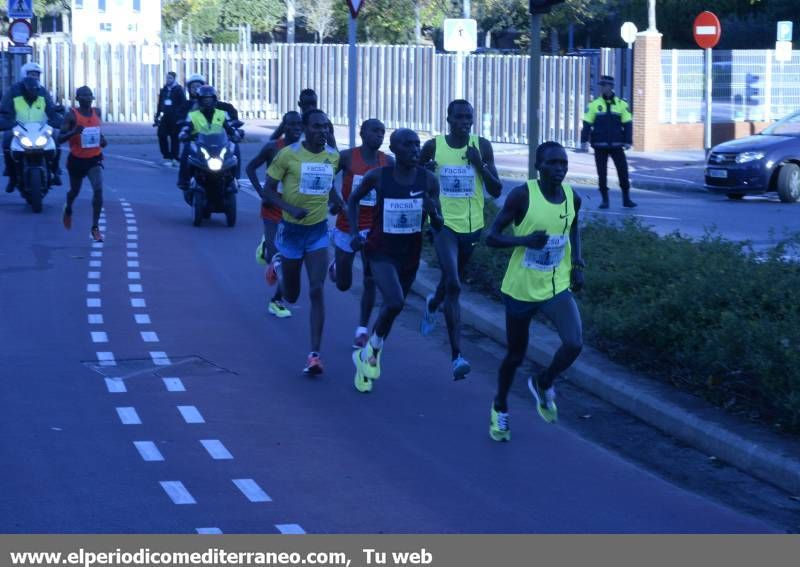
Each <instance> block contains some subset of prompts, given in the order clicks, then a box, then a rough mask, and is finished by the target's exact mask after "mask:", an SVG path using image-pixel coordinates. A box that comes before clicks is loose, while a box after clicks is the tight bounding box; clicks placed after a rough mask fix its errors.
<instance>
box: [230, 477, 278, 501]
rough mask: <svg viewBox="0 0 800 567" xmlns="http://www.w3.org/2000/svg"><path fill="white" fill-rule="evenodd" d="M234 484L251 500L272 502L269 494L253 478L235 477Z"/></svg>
mask: <svg viewBox="0 0 800 567" xmlns="http://www.w3.org/2000/svg"><path fill="white" fill-rule="evenodd" d="M233 484H235V485H236V488H238V489H239V490H241V491H242V494H244V495H245V497H246V498H247V499H248V500H249V501H250V502H272V498H270V497H269V494H267V493H266V492H264V491H263V490H262V489H261V487H260V486H258V484H257V483H256V481H254V480H253V479H252V478H235V479H233Z"/></svg>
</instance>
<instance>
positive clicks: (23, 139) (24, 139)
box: [19, 136, 33, 148]
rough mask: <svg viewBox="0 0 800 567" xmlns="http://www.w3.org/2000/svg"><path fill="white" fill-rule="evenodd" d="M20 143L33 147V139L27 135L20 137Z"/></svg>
mask: <svg viewBox="0 0 800 567" xmlns="http://www.w3.org/2000/svg"><path fill="white" fill-rule="evenodd" d="M19 143H20V144H22V145H23V146H25V147H26V148H32V147H33V142H31V139H30V138H28V137H27V136H21V137H20V139H19Z"/></svg>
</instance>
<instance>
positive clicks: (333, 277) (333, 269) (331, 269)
mask: <svg viewBox="0 0 800 567" xmlns="http://www.w3.org/2000/svg"><path fill="white" fill-rule="evenodd" d="M328 277H329V278H330V280H331V282H333V283H336V260H334V261H333V262H331V263H330V265H329V266H328Z"/></svg>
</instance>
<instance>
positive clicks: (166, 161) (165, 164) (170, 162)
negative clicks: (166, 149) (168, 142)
mask: <svg viewBox="0 0 800 567" xmlns="http://www.w3.org/2000/svg"><path fill="white" fill-rule="evenodd" d="M161 165H164V166H166V167H172V160H171V159H165V160H164V161H162V162H161Z"/></svg>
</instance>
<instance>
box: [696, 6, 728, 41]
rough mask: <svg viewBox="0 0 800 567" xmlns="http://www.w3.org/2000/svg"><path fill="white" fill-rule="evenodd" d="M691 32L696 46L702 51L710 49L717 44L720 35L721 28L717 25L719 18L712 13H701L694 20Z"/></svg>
mask: <svg viewBox="0 0 800 567" xmlns="http://www.w3.org/2000/svg"><path fill="white" fill-rule="evenodd" d="M692 32H693V33H694V40H695V41H696V42H697V45H699V46H700V47H702V48H703V49H711V48H712V47H714V46H716V45H717V44H718V43H719V37H720V36H721V35H722V26H721V25H720V23H719V18H717V16H716V15H715V14H714V13H713V12H701V13H700V15H699V16H697V17H696V18H695V19H694V25H693V26H692Z"/></svg>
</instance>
